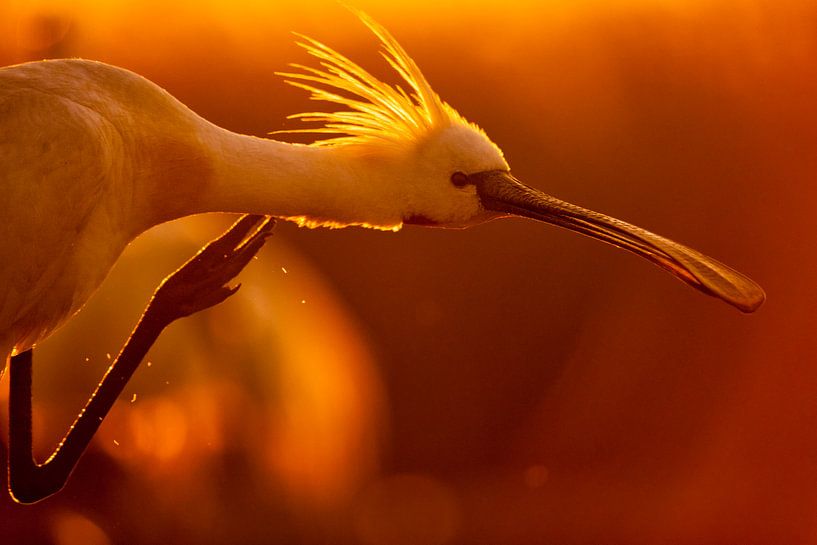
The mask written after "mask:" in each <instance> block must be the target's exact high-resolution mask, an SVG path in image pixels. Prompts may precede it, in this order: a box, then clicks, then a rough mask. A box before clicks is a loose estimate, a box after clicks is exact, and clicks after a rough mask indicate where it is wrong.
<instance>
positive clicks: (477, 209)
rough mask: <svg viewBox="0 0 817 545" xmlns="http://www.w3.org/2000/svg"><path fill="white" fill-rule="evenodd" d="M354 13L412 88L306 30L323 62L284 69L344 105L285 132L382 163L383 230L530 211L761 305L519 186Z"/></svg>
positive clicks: (632, 233) (705, 260)
mask: <svg viewBox="0 0 817 545" xmlns="http://www.w3.org/2000/svg"><path fill="white" fill-rule="evenodd" d="M353 11H355V12H356V13H357V14H358V16H359V17H360V18H361V19H362V20H363V22H364V23H365V24H366V25H367V26H368V27H369V28H370V29H371V30H372V32H374V33H375V34H376V35H377V37H378V38H380V41H381V43H382V44H383V48H384V51H383V52H382V54H383V57H384V58H385V59H386V61H387V62H388V63H389V64H390V65H391V67H392V68H393V69H394V70H395V71H396V72H397V74H398V75H399V76H400V77H401V78H402V79H403V80H404V81H405V84H406V85H407V86H408V89H409V90H408V92H407V91H405V90H404V89H403V88H402V87H400V86H399V85H390V84H387V83H384V82H382V81H380V80H379V79H377V78H375V77H374V76H372V75H371V74H370V73H369V72H367V71H366V70H364V69H363V68H361V67H360V66H358V65H357V64H355V63H354V62H352V61H351V60H349V59H348V58H346V57H344V56H343V55H341V54H340V53H338V52H336V51H334V50H333V49H331V48H329V47H328V46H326V45H324V44H322V43H320V42H318V41H316V40H313V39H311V38H307V37H305V36H301V38H303V41H302V42H301V43H300V45H301V46H303V47H304V48H305V49H306V50H307V51H308V52H309V53H310V54H311V55H313V56H314V57H317V58H318V59H319V60H320V61H321V63H320V64H321V68H312V67H308V66H303V65H292V66H293V67H294V68H296V69H298V70H299V71H298V72H291V73H282V74H281V75H283V76H285V77H287V83H289V84H291V85H293V86H295V87H300V88H302V89H305V90H307V91H309V92H310V93H311V98H312V99H313V100H320V101H326V102H332V103H335V104H340V105H342V106H344V107H345V108H346V110H344V111H339V112H310V113H302V114H295V115H293V116H290V118H300V119H302V120H304V121H309V122H317V123H320V126H318V127H316V128H308V129H300V130H289V131H279V132H290V133H292V132H303V133H318V134H329V135H333V136H330V137H329V138H326V139H323V140H318V141H317V142H315V143H313V145H316V146H340V147H342V148H344V149H347V150H349V151H350V152H352V153H354V154H356V155H357V156H358V157H367V158H368V159H367V160H369V161H375V162H378V163H379V165H380V166H381V168H379V169H378V172H380V173H387V174H386V175H387V176H388V178H389V179H388V180H380V182H381V183H383V184H388V186H387V187H388V188H389V190H388V191H387V192H386V193H384V194H387V195H388V198H387V200H389V201H391V202H397V203H399V206H397V207H395V208H393V209H391V212H392V213H394V211H395V210H399V216H397V217H394V216H392V217H387V223H384V224H382V225H381V227H387V228H392V227H394V226H397V228H399V227H400V226H401V225H402V224H404V223H405V224H415V225H424V226H430V227H455V228H461V227H469V226H471V225H475V224H478V223H482V222H485V221H488V220H491V219H495V218H499V217H511V216H516V217H524V218H529V219H533V220H537V221H542V222H545V223H549V224H552V225H557V226H559V227H564V228H566V229H569V230H571V231H574V232H578V233H581V234H583V235H587V236H590V237H592V238H595V239H597V240H601V241H603V242H607V243H609V244H612V245H614V246H617V247H619V248H622V249H625V250H628V251H630V252H633V253H635V254H637V255H639V256H641V257H643V258H645V259H647V260H649V261H651V262H652V263H654V264H655V265H657V266H659V267H661V268H663V269H665V270H667V271H669V272H670V273H672V274H673V275H675V276H676V277H677V278H679V279H680V280H682V281H683V282H685V283H687V284H689V285H691V286H692V287H694V288H696V289H698V290H700V291H702V292H704V293H706V294H708V295H712V296H715V297H718V298H720V299H722V300H724V301H726V302H727V303H729V304H731V305H733V306H735V307H737V308H738V309H740V310H742V311H744V312H753V311H754V310H756V309H757V308H758V307H759V306H760V305H761V304H762V303H763V301H764V300H765V293H764V292H763V290H762V289H761V288H760V286H758V285H757V284H756V283H755V282H753V281H752V280H751V279H749V278H747V277H746V276H744V275H742V274H741V273H739V272H737V271H735V270H734V269H731V268H730V267H728V266H726V265H724V264H722V263H720V262H718V261H716V260H714V259H712V258H710V257H707V256H705V255H703V254H701V253H700V252H697V251H696V250H693V249H691V248H687V247H686V246H683V245H681V244H678V243H676V242H673V241H671V240H669V239H666V238H664V237H661V236H659V235H656V234H654V233H651V232H649V231H647V230H645V229H642V228H640V227H636V226H634V225H630V224H629V223H626V222H623V221H621V220H617V219H615V218H611V217H609V216H606V215H604V214H600V213H598V212H593V211H591V210H587V209H584V208H581V207H579V206H576V205H572V204H569V203H566V202H564V201H561V200H559V199H556V198H554V197H552V196H550V195H548V194H546V193H543V192H542V191H539V190H538V189H534V188H532V187H529V186H527V185H525V184H523V183H521V182H519V181H518V180H517V179H516V178H514V177H513V176H512V175H511V172H510V168H509V167H508V164H507V162H506V161H505V159H504V157H503V154H502V151H501V150H500V149H499V147H497V146H496V144H494V143H493V142H492V141H491V140H490V139H489V138H488V136H487V135H486V134H485V133H484V132H483V131H482V130H481V129H480V128H479V127H477V126H476V125H474V124H472V123H469V122H468V121H466V120H465V119H464V118H463V117H462V116H461V115H460V114H459V113H458V112H457V111H456V110H454V109H453V108H452V107H451V106H449V105H448V104H447V103H445V102H444V101H442V100H441V99H440V97H439V96H438V95H437V94H436V93H435V92H434V91H433V90H432V89H431V87H430V85H429V84H428V82H427V81H426V79H425V77H424V76H423V74H422V72H420V69H419V68H418V67H417V65H416V64H415V62H414V61H413V60H412V59H411V57H409V55H408V54H407V53H406V51H405V50H404V49H403V48H402V47H401V46H400V44H399V43H397V41H396V40H395V39H394V38H393V37H392V36H391V34H389V32H388V31H387V30H386V29H385V28H383V27H382V26H381V25H379V24H378V23H377V22H375V21H374V20H373V19H371V18H370V17H369V16H367V15H366V14H365V13H363V12H360V11H357V10H354V9H353ZM384 165H387V166H384ZM375 182H377V181H375Z"/></svg>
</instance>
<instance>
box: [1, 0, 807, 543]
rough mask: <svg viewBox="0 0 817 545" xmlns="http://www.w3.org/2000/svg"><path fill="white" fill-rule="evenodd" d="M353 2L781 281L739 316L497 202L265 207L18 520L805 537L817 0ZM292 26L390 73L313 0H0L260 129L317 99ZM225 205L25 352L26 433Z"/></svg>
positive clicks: (479, 118) (592, 166)
mask: <svg viewBox="0 0 817 545" xmlns="http://www.w3.org/2000/svg"><path fill="white" fill-rule="evenodd" d="M355 5H356V6H357V7H359V8H361V9H363V10H364V11H366V12H367V13H369V14H370V15H372V16H373V17H374V18H375V19H376V20H377V21H379V22H380V23H381V24H383V25H384V26H385V27H387V28H388V29H389V30H390V31H391V32H392V33H393V34H394V35H395V37H396V38H397V39H398V40H399V41H400V42H401V44H402V45H403V46H404V47H405V48H406V49H407V50H408V52H409V53H410V54H411V55H412V56H413V57H414V59H415V60H416V61H417V63H418V65H419V66H420V68H421V69H422V71H423V73H424V74H425V76H426V78H427V79H428V80H429V83H430V84H431V85H432V87H434V89H435V90H436V91H437V92H439V94H440V95H441V96H442V98H443V99H444V100H446V101H448V102H449V103H450V104H451V105H452V106H454V107H455V108H456V109H457V110H458V111H459V112H461V113H462V114H463V115H464V116H465V117H466V118H468V119H470V120H473V121H474V122H476V123H478V124H479V125H480V126H481V127H482V128H483V129H485V131H486V132H487V134H488V135H489V136H490V137H491V139H492V140H493V141H495V142H496V143H497V144H498V145H499V146H500V147H501V148H502V149H503V150H504V152H505V156H506V158H507V160H508V162H509V163H510V165H511V167H512V169H513V171H514V173H515V174H516V175H518V177H519V178H520V179H523V180H525V181H526V183H529V184H531V185H533V186H536V187H538V188H540V189H542V190H544V191H547V192H548V193H551V194H553V195H555V196H557V197H559V198H564V199H566V200H569V201H571V202H576V203H578V204H581V205H583V206H587V207H590V208H593V209H598V210H601V211H604V212H606V213H610V214H611V215H614V216H616V217H621V218H622V219H625V220H627V221H631V222H633V223H636V224H638V225H643V226H644V227H646V228H649V229H650V230H654V231H656V232H659V233H662V234H665V235H666V236H668V237H669V238H672V239H674V240H678V241H679V242H682V243H684V244H689V245H690V246H692V247H695V248H698V249H700V250H701V251H703V252H704V253H706V254H709V255H712V256H713V257H715V258H716V259H722V260H723V261H725V262H727V263H730V264H734V266H735V267H736V268H738V269H739V270H741V271H745V272H746V273H747V274H749V275H750V276H752V277H753V278H755V279H756V280H757V281H758V282H759V283H760V284H762V285H763V286H764V288H765V289H766V291H767V293H768V302H767V303H766V305H765V306H764V307H763V308H762V309H761V310H760V311H759V312H758V313H757V314H756V315H753V316H751V317H746V316H741V315H739V314H738V313H736V312H733V311H732V310H731V309H729V308H727V307H726V306H725V305H722V304H718V303H717V302H715V301H710V300H708V299H707V298H703V297H698V296H697V295H696V294H694V293H692V292H691V291H690V290H687V289H685V287H683V286H682V285H680V283H678V282H673V281H671V280H670V279H668V278H667V277H666V275H664V274H662V273H660V272H658V271H656V270H653V269H654V268H653V267H648V266H645V264H644V263H641V262H639V260H635V259H631V258H630V256H627V255H622V254H623V253H621V252H615V251H612V250H609V249H608V248H606V247H603V246H602V245H598V244H594V243H588V242H585V241H584V240H583V239H581V238H580V237H575V236H573V235H570V234H565V233H562V232H559V231H557V230H553V229H549V228H547V227H543V226H540V225H533V224H531V225H525V224H522V223H521V222H519V223H517V222H513V221H510V220H509V221H507V222H505V223H500V222H494V223H491V224H488V225H485V226H481V227H479V228H474V229H471V230H469V231H465V232H430V231H427V230H421V229H413V228H408V227H407V228H405V229H404V230H403V231H402V232H400V233H398V234H394V233H373V232H362V231H360V230H353V229H347V230H342V231H333V232H330V231H320V230H318V231H310V230H298V229H297V228H295V227H294V226H291V225H280V226H279V227H278V228H277V229H276V234H275V235H274V236H273V237H272V239H270V243H269V244H268V247H267V248H265V249H264V250H263V251H262V252H261V254H260V256H259V258H258V260H257V261H255V262H254V263H251V264H250V266H249V267H248V270H247V271H246V273H245V274H243V275H242V276H241V277H240V281H241V282H242V284H243V287H242V288H241V290H240V291H239V292H238V294H237V295H236V296H235V297H234V298H233V299H232V300H230V301H228V302H226V303H225V304H224V305H223V306H221V307H219V308H217V309H214V310H212V311H208V312H207V313H204V314H202V315H201V316H198V317H196V318H193V319H190V320H187V321H185V322H183V323H178V324H176V325H174V326H172V328H171V329H170V330H168V332H167V333H166V335H165V336H164V337H162V338H161V339H160V341H159V343H158V344H157V346H156V347H155V349H154V351H153V352H152V353H151V355H150V356H149V358H148V360H149V362H150V363H149V364H148V361H146V362H145V363H144V364H143V367H142V368H141V369H140V370H139V371H138V372H137V374H136V376H135V379H134V383H133V384H132V385H130V386H129V387H128V389H127V390H126V392H125V394H124V395H123V397H122V398H121V399H120V400H119V403H118V406H117V407H116V408H115V409H114V411H113V412H112V414H111V415H110V417H109V419H108V421H106V422H105V424H104V425H103V427H102V429H101V430H100V433H99V436H98V437H97V439H96V440H95V442H94V443H93V444H92V445H91V448H90V449H89V452H88V453H86V455H85V457H84V458H83V460H82V461H81V462H80V464H79V466H78V468H77V470H76V472H75V474H74V475H73V477H72V479H71V481H70V482H69V484H68V487H67V488H66V489H65V490H64V491H63V492H62V493H60V494H59V495H57V496H55V497H54V498H52V499H50V500H48V501H46V502H43V503H42V504H38V505H36V506H33V507H27V508H22V507H19V506H16V505H12V504H11V502H10V500H9V499H8V498H6V497H4V499H2V500H0V535H2V536H3V538H2V539H3V540H4V542H5V540H6V539H8V542H9V543H57V544H64V543H65V544H68V543H132V544H139V543H155V542H157V541H162V542H164V541H168V542H173V543H176V544H177V545H182V544H186V543H191V544H192V543H230V542H232V543H364V544H367V545H386V544H388V543H406V544H418V543H423V544H437V545H443V544H446V543H451V544H453V543H503V544H509V545H514V544H520V545H521V544H527V543H586V544H597V543H690V544H693V543H817V487H815V484H814V483H815V482H817V456H815V452H817V434H815V433H814V431H813V428H814V422H815V421H817V401H815V400H817V396H815V392H817V365H815V363H816V362H817V335H815V333H814V331H815V323H817V321H816V320H815V312H814V309H815V308H817V289H815V281H814V279H815V278H817V253H816V252H815V251H814V247H815V244H814V241H813V239H814V236H813V233H815V232H817V219H815V214H814V208H815V205H816V204H817V183H815V181H817V101H815V97H817V70H815V59H817V4H815V2H813V1H812V0H774V1H772V0H710V1H704V0H664V1H660V0H618V1H602V0H587V1H578V2H570V1H550V2H548V1H545V2H537V1H533V0H529V1H527V0H526V1H522V2H512V3H509V2H491V1H487V0H479V1H468V2H465V1H463V0H450V1H446V2H431V1H411V2H409V1H407V0H406V1H396V2H374V1H367V2H359V3H355ZM293 31H297V32H301V33H304V34H307V35H309V36H312V37H314V38H317V39H319V40H321V41H322V42H324V43H327V44H328V45H330V46H332V47H333V48H335V49H336V50H338V51H340V52H342V53H344V54H346V55H348V56H349V57H350V58H353V59H354V60H355V61H357V62H359V63H360V64H361V65H362V66H365V67H366V68H367V69H370V70H371V71H372V73H373V74H374V75H376V76H377V77H381V78H384V79H387V80H388V81H393V79H390V78H392V76H391V75H390V72H389V68H388V66H387V65H386V64H385V62H384V61H383V59H382V58H381V57H380V56H379V54H378V52H377V42H376V39H375V38H374V37H373V36H371V34H370V33H369V32H368V31H367V30H366V29H365V27H364V26H363V25H362V24H361V23H360V22H359V21H358V20H357V19H356V18H355V17H354V16H353V15H352V14H351V13H349V12H348V11H347V10H346V9H345V8H344V7H343V6H342V5H341V4H339V3H337V2H334V1H317V0H315V1H313V0H308V1H304V2H277V1H260V0H251V1H240V0H239V1H228V0H209V1H207V0H206V1H197V2H192V1H191V2H179V3H175V4H168V3H167V2H160V1H159V0H150V1H147V2H105V1H91V0H70V1H69V0H51V1H36V0H35V1H29V0H3V1H0V65H6V64H12V63H18V62H24V61H29V60H37V59H42V58H50V57H74V56H78V57H84V58H91V59H98V60H102V61H105V62H109V63H112V64H116V65H119V66H123V67H125V68H129V69H131V70H134V71H136V72H138V73H140V74H142V75H144V76H146V77H148V78H150V79H151V80H153V81H155V82H156V83H158V84H160V85H161V86H163V87H164V88H165V89H167V90H168V91H169V92H171V93H172V94H173V95H174V96H176V97H178V98H179V99H180V100H182V101H183V102H184V103H185V104H187V105H188V106H190V107H191V108H192V109H193V110H195V111H196V112H198V113H199V114H201V115H202V116H204V117H205V118H207V119H209V120H211V121H213V122H215V123H217V124H219V125H222V126H224V127H227V128H229V129H231V130H234V131H236V132H243V133H249V134H255V135H258V136H264V135H266V134H267V133H269V132H271V131H277V130H282V129H293V128H301V125H300V124H299V123H298V121H297V120H292V121H287V120H286V119H285V118H286V116H287V115H289V114H291V113H295V112H300V111H311V110H313V109H319V108H321V105H320V104H318V103H310V102H309V101H308V100H307V97H306V95H305V94H304V93H303V92H302V91H300V90H298V89H292V88H290V87H288V86H286V85H285V84H284V83H283V81H282V78H279V77H277V76H275V75H274V72H276V71H286V70H288V68H287V64H288V63H290V62H300V63H303V62H305V61H306V55H305V53H304V52H303V51H301V50H300V49H299V48H298V46H297V45H295V37H294V36H293V35H292V34H291V32H293ZM328 107H330V108H332V107H334V106H331V105H330V106H328ZM276 137H278V136H276ZM280 138H287V139H290V140H293V141H301V142H308V141H309V138H310V137H309V136H304V135H281V136H280ZM0 168H2V166H0ZM220 221H221V222H223V223H226V222H227V221H229V220H227V219H221V220H220V219H217V218H202V219H194V220H185V222H180V223H179V224H178V225H170V226H163V227H161V228H159V229H157V230H155V231H153V232H151V233H149V234H148V235H147V236H146V237H145V239H144V240H141V239H140V240H138V241H137V242H136V243H135V244H134V245H133V247H131V248H129V249H128V251H127V252H126V255H125V256H124V257H123V260H122V262H121V263H120V264H119V265H118V266H117V268H116V269H115V270H114V272H113V274H112V276H111V278H110V279H109V281H108V282H107V283H106V285H104V286H103V288H102V290H101V291H100V292H99V293H98V294H97V295H96V296H95V297H94V299H93V300H92V301H91V303H90V305H89V307H88V308H87V309H86V310H85V311H83V312H82V313H80V315H79V316H78V317H77V318H76V320H75V321H74V322H72V323H71V324H69V325H68V326H66V327H65V328H64V329H63V330H62V331H60V332H59V333H58V334H57V335H55V336H54V338H52V339H49V340H48V341H47V342H45V343H43V344H42V345H41V346H40V347H38V355H37V358H36V359H37V362H38V363H37V366H36V369H35V381H36V382H35V389H36V390H37V391H36V392H35V400H37V401H38V402H39V403H40V405H39V406H37V407H35V410H36V415H35V418H36V421H35V424H34V425H35V434H36V437H35V445H36V446H37V448H40V449H42V450H41V452H40V453H38V454H41V453H44V452H46V451H48V450H50V448H51V446H52V445H53V442H54V441H56V439H57V438H56V437H55V434H56V433H58V430H62V429H65V427H66V425H67V424H68V420H69V418H70V416H69V415H72V414H75V412H76V411H75V410H74V409H75V408H78V407H79V406H81V404H82V402H83V400H84V399H85V397H86V396H87V394H88V392H89V391H90V389H91V388H92V385H93V384H94V383H95V381H96V380H98V378H99V376H100V375H101V373H102V370H103V369H104V368H105V367H106V365H107V363H106V362H107V358H106V353H111V354H113V353H115V352H116V350H117V349H118V348H119V346H120V345H121V342H122V341H123V340H124V337H125V335H126V334H127V331H128V330H129V328H130V327H131V326H132V325H133V323H134V321H135V319H136V317H137V316H138V313H139V312H140V310H141V308H143V306H144V304H145V303H146V300H147V297H148V295H149V293H150V292H151V289H152V287H154V286H155V284H156V283H157V282H158V281H159V279H161V278H162V277H163V276H164V275H165V274H167V273H168V272H170V271H171V270H172V269H173V268H174V267H175V266H177V265H178V264H180V263H181V262H183V261H184V260H185V258H186V257H187V255H188V254H191V253H192V252H193V251H194V250H195V248H196V247H197V246H198V245H200V244H202V243H203V242H205V241H206V240H207V239H208V237H211V236H212V235H213V234H215V233H216V232H217V231H218V229H217V228H216V226H215V225H214V224H215V223H218V222H220ZM3 259H6V260H8V262H9V263H11V262H12V258H10V257H9V256H4V258H3ZM4 266H5V265H4ZM85 358H88V361H87V362H86V361H85ZM6 388H7V380H6V381H4V382H3V384H2V389H1V390H0V392H2V393H0V397H2V401H3V408H2V411H0V412H2V413H3V415H4V417H3V420H2V421H3V426H5V399H6Z"/></svg>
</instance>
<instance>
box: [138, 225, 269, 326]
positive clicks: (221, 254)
mask: <svg viewBox="0 0 817 545" xmlns="http://www.w3.org/2000/svg"><path fill="white" fill-rule="evenodd" d="M274 226H275V220H274V219H272V218H269V217H265V216H259V215H245V216H242V217H241V219H239V220H238V221H237V222H236V223H235V224H234V225H233V226H232V227H231V228H230V229H229V230H228V231H227V232H225V233H224V234H223V235H221V236H220V237H218V238H217V239H215V240H213V241H212V242H210V243H209V244H207V246H205V247H204V248H202V249H201V250H200V251H199V253H197V254H196V255H195V256H194V257H193V258H192V259H190V261H188V262H187V263H185V264H184V265H182V266H181V267H180V268H179V269H178V270H177V271H176V272H174V273H173V274H171V275H170V276H168V277H167V278H165V279H164V280H163V281H162V283H161V284H160V285H159V288H158V289H157V290H156V293H155V294H154V295H153V299H151V302H150V306H149V307H148V312H151V311H152V312H154V313H158V314H160V315H161V316H163V317H165V318H166V319H167V320H168V323H169V322H171V321H173V320H176V319H178V318H183V317H185V316H189V315H191V314H195V313H196V312H199V311H202V310H204V309H206V308H210V307H212V306H215V305H217V304H219V303H221V302H222V301H224V300H225V299H227V298H228V297H229V296H231V295H232V294H234V293H235V292H236V291H238V288H239V287H240V284H239V285H237V286H235V287H229V286H228V283H229V282H230V281H231V280H232V279H233V278H235V277H236V275H238V273H239V272H241V270H242V269H243V268H244V267H245V266H246V265H247V264H248V263H249V262H250V260H251V259H252V258H253V256H255V254H256V253H257V252H258V250H260V249H261V247H262V246H263V245H264V242H265V241H266V239H267V237H269V235H271V234H272V229H273V227H274Z"/></svg>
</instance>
